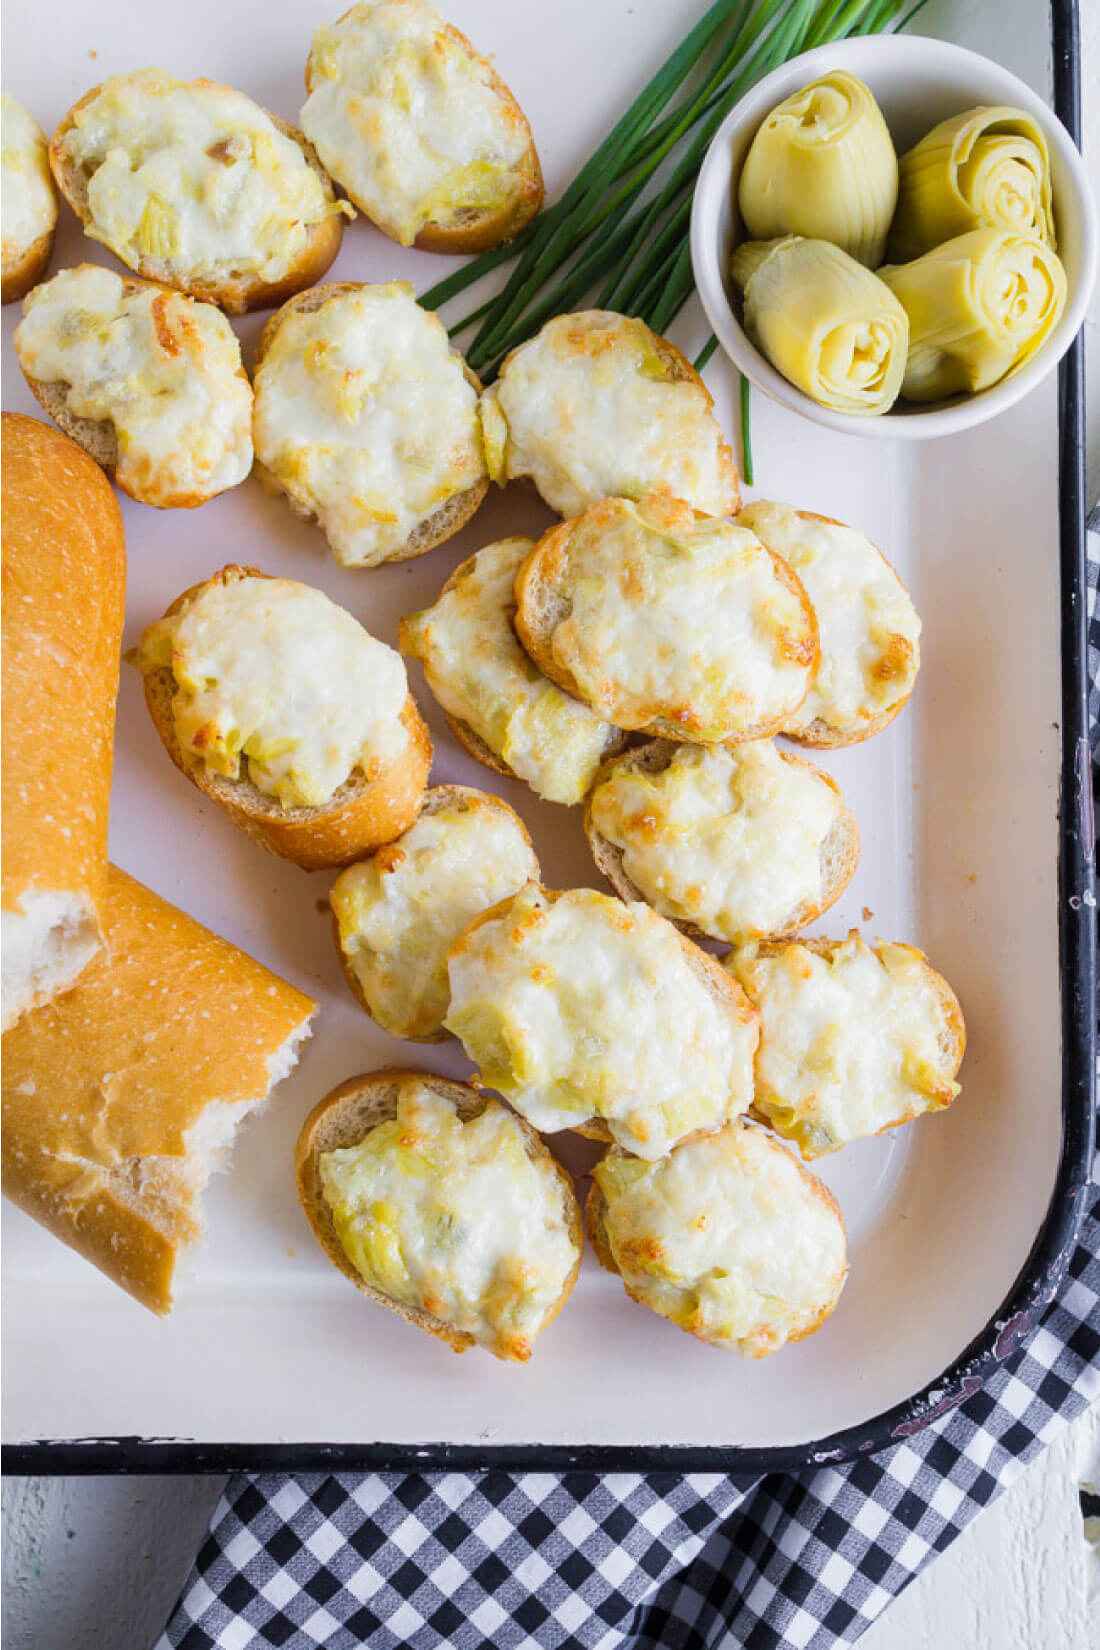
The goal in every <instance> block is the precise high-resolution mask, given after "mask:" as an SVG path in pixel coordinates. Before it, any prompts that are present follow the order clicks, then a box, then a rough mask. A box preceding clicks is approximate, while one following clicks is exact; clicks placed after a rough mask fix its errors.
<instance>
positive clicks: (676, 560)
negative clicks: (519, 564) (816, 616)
mask: <svg viewBox="0 0 1100 1650" xmlns="http://www.w3.org/2000/svg"><path fill="white" fill-rule="evenodd" d="M543 571H544V572H545V574H546V576H547V578H548V580H549V583H550V589H551V592H552V594H553V596H554V597H556V598H558V599H560V600H561V601H562V602H563V604H565V605H566V606H567V607H568V613H567V615H566V616H564V617H562V618H561V619H560V620H559V622H558V623H557V624H556V625H555V626H554V628H553V632H552V635H551V637H550V649H551V652H552V654H553V657H554V659H555V660H556V661H557V663H558V664H559V665H560V666H561V667H562V669H563V670H565V671H566V672H568V674H569V676H570V678H571V679H572V680H573V681H575V682H576V684H577V690H578V692H579V693H580V695H581V697H582V698H583V699H585V701H586V702H587V703H588V704H590V705H591V706H592V708H593V710H595V711H596V712H598V714H600V715H601V716H606V717H607V719H608V721H610V722H614V723H615V724H616V726H618V727H620V728H646V727H650V726H651V725H652V724H653V723H654V722H656V721H658V720H660V721H662V722H666V723H672V724H674V725H675V726H676V728H677V729H678V730H679V732H680V734H681V736H682V737H683V738H685V739H691V740H695V741H698V742H699V743H702V744H710V743H716V742H719V741H723V740H732V739H737V738H738V737H739V736H743V735H744V734H745V733H746V732H751V731H752V730H754V729H756V728H757V727H759V725H760V724H761V723H771V722H773V721H775V720H776V719H777V718H781V717H787V716H790V715H791V714H792V713H793V712H794V711H795V710H796V709H797V707H798V706H799V705H800V704H801V702H802V700H803V698H804V697H805V694H806V690H807V687H808V686H809V681H810V674H811V670H812V666H813V661H814V658H815V652H816V644H815V633H814V625H813V620H812V618H811V617H810V615H809V614H808V613H807V612H806V610H805V608H804V607H803V604H802V602H801V601H800V600H799V597H798V595H797V594H796V592H795V591H793V590H791V589H790V588H789V587H788V586H787V585H786V584H785V583H784V582H783V581H782V579H781V578H780V576H779V574H778V573H777V571H776V568H775V564H774V562H773V561H772V558H771V556H770V555H769V554H768V552H767V551H766V550H765V549H764V546H763V545H762V544H761V543H760V541H759V539H757V538H756V536H755V534H753V533H750V532H749V531H748V530H747V528H745V527H743V526H740V525H737V524H735V523H731V522H728V521H714V520H710V519H705V518H700V517H697V516H695V515H694V514H693V512H692V511H691V509H690V508H689V507H688V506H687V505H686V504H681V503H679V502H677V501H675V500H666V499H662V498H659V497H654V498H649V499H645V500H643V502H642V503H641V504H632V503H630V502H629V501H628V500H625V499H605V500H604V501H603V503H602V504H597V505H594V506H593V507H592V508H591V509H589V510H587V511H586V512H585V514H584V515H583V516H580V517H578V518H577V520H576V521H575V522H572V523H571V524H570V529H569V533H568V537H567V538H566V540H565V544H564V549H563V550H562V551H560V552H559V553H558V554H556V555H555V556H553V557H551V555H550V554H549V553H548V554H547V555H546V556H545V557H544V563H543ZM535 628H538V626H537V625H536V626H535Z"/></svg>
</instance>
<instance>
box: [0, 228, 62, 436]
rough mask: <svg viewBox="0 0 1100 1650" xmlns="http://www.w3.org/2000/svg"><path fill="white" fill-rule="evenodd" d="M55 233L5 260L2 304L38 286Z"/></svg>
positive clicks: (1, 294) (1, 288)
mask: <svg viewBox="0 0 1100 1650" xmlns="http://www.w3.org/2000/svg"><path fill="white" fill-rule="evenodd" d="M54 233H55V231H54V230H53V229H50V230H47V232H46V234H44V235H40V236H39V237H38V239H37V240H36V241H32V242H31V244H30V246H28V247H24V248H22V249H21V251H20V252H18V253H17V254H15V255H14V256H13V257H12V258H10V259H8V258H5V261H4V272H3V277H2V279H0V303H3V304H14V303H15V301H16V300H17V299H18V298H25V297H26V295H27V293H28V292H29V291H30V290H31V287H32V286H37V285H38V283H39V281H40V280H41V279H42V277H43V275H44V274H45V273H46V268H47V266H48V264H49V261H50V256H51V254H52V252H53V240H54ZM31 388H32V389H33V388H34V386H33V385H32V386H31ZM50 416H51V417H52V416H53V414H52V413H51V414H50Z"/></svg>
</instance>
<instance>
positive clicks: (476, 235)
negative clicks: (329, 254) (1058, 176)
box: [305, 6, 546, 253]
mask: <svg viewBox="0 0 1100 1650" xmlns="http://www.w3.org/2000/svg"><path fill="white" fill-rule="evenodd" d="M354 10H355V7H354V6H349V8H348V10H347V11H346V12H344V13H342V15H341V16H340V17H338V18H337V19H336V23H337V26H339V24H341V23H343V22H344V20H345V18H347V17H350V15H351V13H352V12H353V11H354ZM443 33H444V34H445V35H447V37H448V39H450V40H451V41H453V42H454V44H455V45H456V46H458V47H459V48H460V49H461V50H463V51H465V52H467V53H468V54H469V56H470V57H471V58H472V59H473V60H474V62H475V63H477V64H479V65H480V67H481V68H482V69H483V70H484V71H485V73H486V76H487V78H488V80H489V81H490V83H491V85H492V88H493V90H494V92H496V94H497V96H498V97H499V98H500V99H501V101H502V102H503V103H505V104H507V106H508V108H509V109H510V110H511V111H512V113H513V114H514V115H516V116H517V117H518V119H519V120H520V121H521V122H522V124H523V127H524V129H525V131H526V133H527V148H526V150H525V151H524V154H523V156H522V157H521V159H520V163H519V165H518V167H517V168H516V171H515V188H514V190H513V192H512V194H511V195H510V196H509V198H508V200H506V201H505V202H504V204H503V205H502V206H498V207H497V208H496V210H495V211H492V212H485V211H483V212H471V211H467V212H464V213H462V214H461V215H460V216H459V217H457V218H456V219H454V220H453V222H451V223H449V224H443V223H427V224H425V225H424V228H423V229H422V230H421V231H420V233H419V234H418V235H417V237H416V239H415V240H414V241H413V246H414V247H416V248H417V250H418V251H421V252H449V253H464V252H488V251H490V250H491V249H492V248H493V247H494V246H500V245H502V244H503V243H504V242H505V241H511V240H514V239H515V237H516V236H517V235H518V234H519V232H520V230H521V229H525V228H526V227H527V225H528V224H529V223H530V221H531V219H532V218H533V217H534V216H535V213H536V212H537V211H538V210H539V207H540V206H541V205H542V202H543V197H544V195H545V193H546V191H545V188H544V186H543V181H542V167H541V165H540V164H539V156H538V150H537V149H536V148H535V139H534V136H533V135H532V132H531V123H530V121H529V120H528V119H527V116H526V115H525V114H524V112H523V110H522V109H521V108H520V106H519V104H518V103H517V101H516V99H515V97H514V95H513V93H512V92H511V90H510V89H509V87H508V86H506V85H505V83H504V81H503V80H502V79H501V78H500V76H499V75H498V74H497V71H496V69H495V67H494V65H493V64H492V62H491V61H490V60H489V58H487V57H484V56H482V54H481V53H480V52H478V51H475V50H474V47H473V46H472V45H471V43H470V41H469V40H468V39H467V38H466V36H465V35H464V34H463V33H462V32H461V30H460V29H456V28H455V27H454V25H453V24H451V23H444V24H443ZM305 79H306V93H307V95H308V94H309V93H310V92H312V91H313V52H312V51H311V52H310V54H309V57H308V58H307V60H306V76H305ZM345 193H346V194H347V197H348V199H349V200H350V201H351V202H352V204H353V205H354V206H355V207H356V208H357V209H358V210H359V211H360V212H362V214H363V216H364V217H365V218H370V221H371V222H372V223H373V224H374V225H375V228H377V229H380V230H381V231H382V233H383V234H384V235H386V236H387V237H388V238H389V239H391V240H392V239H393V237H392V236H390V234H389V231H388V230H387V229H386V228H385V227H384V226H383V225H382V224H380V223H379V222H378V221H377V219H376V218H374V217H372V215H371V212H370V210H369V208H368V207H367V206H365V205H364V204H363V202H362V201H361V200H359V199H358V197H357V196H355V195H353V194H352V192H351V190H350V189H347V190H345Z"/></svg>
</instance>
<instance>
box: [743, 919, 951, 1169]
mask: <svg viewBox="0 0 1100 1650" xmlns="http://www.w3.org/2000/svg"><path fill="white" fill-rule="evenodd" d="M816 958H820V959H822V960H823V961H824V962H826V963H828V964H829V965H830V969H832V968H833V967H835V966H837V965H838V964H841V965H846V966H847V968H848V970H849V971H848V973H847V974H846V977H845V981H844V983H843V984H842V985H841V986H840V987H839V989H838V990H837V991H836V992H835V993H831V994H828V995H826V994H825V993H827V992H829V983H828V981H825V982H824V991H823V989H822V981H821V980H820V979H819V978H818V976H817V974H816V972H815V970H814V967H813V961H812V959H816ZM772 959H779V960H780V961H781V962H782V963H783V964H784V969H785V972H786V974H787V976H788V978H787V979H786V981H781V985H783V987H784V989H783V990H782V992H781V993H775V992H770V991H769V983H770V982H769V978H768V974H769V969H768V964H769V962H770V961H771V960H772ZM725 967H726V968H728V969H729V970H730V971H731V972H732V973H733V974H734V975H735V976H736V978H737V979H738V980H739V981H740V983H741V985H742V987H743V988H744V990H745V992H746V994H747V995H748V997H749V998H750V1000H751V1001H752V1002H753V1004H754V1005H755V1007H756V1009H757V1011H758V1013H759V1015H760V1042H759V1044H758V1046H757V1050H756V1087H755V1098H754V1101H753V1105H752V1108H751V1113H750V1115H752V1116H753V1117H756V1118H757V1119H758V1120H759V1121H760V1122H762V1123H766V1124H767V1126H768V1127H769V1128H771V1129H774V1130H775V1131H776V1133H777V1134H781V1135H782V1136H783V1137H784V1138H785V1139H788V1140H793V1141H795V1143H796V1144H797V1146H798V1148H799V1150H800V1151H801V1153H802V1156H803V1157H805V1158H810V1159H812V1158H816V1157H822V1156H825V1155H826V1154H828V1153H830V1152H835V1151H839V1150H840V1149H841V1147H842V1146H846V1145H848V1144H849V1143H850V1142H851V1141H853V1140H860V1139H866V1138H867V1137H868V1136H870V1135H876V1134H885V1133H886V1131H887V1129H895V1128H897V1127H899V1125H900V1124H902V1123H909V1122H912V1121H913V1120H914V1118H917V1117H920V1116H923V1115H924V1114H925V1113H927V1112H933V1111H943V1110H945V1109H946V1108H947V1107H948V1106H950V1105H951V1104H952V1102H953V1101H954V1100H955V1099H956V1098H957V1096H958V1094H959V1092H960V1089H959V1085H958V1083H957V1082H956V1081H955V1078H956V1076H957V1074H958V1070H959V1067H960V1066H961V1064H962V1060H963V1055H964V1054H965V1052H966V1025H965V1023H964V1020H963V1015H962V1009H961V1008H960V1006H959V1001H958V998H957V997H956V996H955V993H954V992H953V991H952V989H951V987H950V986H949V985H948V983H947V981H946V980H945V979H944V978H943V976H942V975H941V974H939V973H937V972H936V970H935V969H934V968H933V967H932V965H931V964H930V963H929V961H928V959H927V957H926V956H925V955H924V953H923V952H922V951H918V950H917V948H916V947H915V946H911V945H899V944H888V943H886V942H883V941H881V940H880V941H878V942H877V943H876V944H875V945H874V946H873V947H870V946H867V945H866V943H865V942H864V940H863V938H862V936H861V935H860V932H859V930H858V929H857V928H853V929H852V930H851V932H850V933H849V934H848V936H847V938H846V939H844V940H833V939H801V940H800V939H794V940H763V941H761V942H760V943H759V944H756V943H750V944H748V945H743V946H739V947H738V949H737V950H736V951H732V952H731V953H730V954H729V956H728V957H727V958H726V959H725ZM857 970H859V971H860V972H857ZM811 1014H813V1015H814V1016H815V1021H814V1023H816V1024H817V1025H819V1026H821V1027H822V1029H823V1033H824V1036H825V1038H826V1039H827V1046H826V1050H825V1055H826V1057H825V1059H824V1060H823V1061H818V1060H817V1059H816V1058H815V1049H816V1045H815V1044H814V1043H808V1042H807V1039H806V1038H805V1036H804V1035H803V1032H804V1028H805V1026H806V1025H807V1024H808V1023H810V1020H809V1016H810V1015H811ZM846 1032H847V1033H848V1034H849V1037H850V1038H851V1039H852V1043H851V1045H846V1039H845V1033H846ZM869 1049H873V1051H874V1056H875V1060H877V1064H876V1063H874V1062H873V1061H872V1060H871V1059H870V1058H869V1054H868V1050H869Z"/></svg>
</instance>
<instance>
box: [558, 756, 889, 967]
mask: <svg viewBox="0 0 1100 1650" xmlns="http://www.w3.org/2000/svg"><path fill="white" fill-rule="evenodd" d="M677 748H678V747H677V745H676V743H675V742H674V741H672V740H668V739H651V740H649V741H647V742H646V743H645V744H643V745H634V746H632V747H631V748H630V749H629V750H627V751H624V752H623V753H622V754H621V755H619V756H616V757H612V758H611V759H610V760H609V761H607V762H605V763H604V764H603V766H602V767H601V769H600V771H599V773H598V774H597V775H596V781H595V784H594V785H593V786H592V789H591V790H590V791H589V793H588V796H587V798H586V800H585V804H584V834H585V836H586V837H587V839H588V846H589V848H590V850H591V852H592V858H593V859H594V860H595V862H596V868H597V870H599V871H600V872H602V874H603V875H604V876H605V877H606V878H607V880H608V882H609V883H610V884H611V886H612V888H613V889H614V890H615V892H616V893H617V894H618V896H619V898H620V899H621V900H626V901H628V902H629V901H633V900H641V901H642V902H643V903H644V904H647V905H650V906H652V909H653V910H655V911H657V914H658V916H662V917H664V919H665V921H666V922H671V923H672V924H673V926H674V927H676V928H678V929H679V930H680V932H681V934H688V935H690V937H691V938H692V939H697V940H722V941H723V942H725V943H727V944H734V943H736V941H737V940H738V939H743V938H747V937H748V936H746V935H733V934H718V933H714V932H713V931H711V930H709V929H706V928H700V927H699V926H698V924H696V923H694V922H688V921H686V920H685V919H683V918H680V917H672V916H669V914H668V913H667V912H666V911H661V910H660V909H659V908H658V907H657V906H655V905H653V904H652V901H651V900H649V899H647V897H646V895H645V894H644V893H643V892H642V890H641V889H640V888H639V887H638V886H637V884H636V883H634V882H632V881H631V879H630V877H629V876H628V875H627V873H626V871H625V869H624V867H623V850H622V849H621V848H619V847H617V846H616V845H615V844H614V843H613V842H610V841H609V840H608V839H607V837H605V836H602V835H601V834H600V832H599V831H598V830H597V828H596V825H595V823H594V821H593V818H592V798H593V797H594V795H595V794H596V791H597V789H598V787H599V786H600V785H602V784H604V783H605V782H606V781H607V780H608V779H610V778H611V776H612V774H613V772H614V771H615V770H616V769H618V768H626V769H628V770H631V771H634V770H641V771H642V772H644V773H661V772H663V771H664V769H665V768H667V767H668V766H669V764H670V762H671V761H672V759H673V757H674V756H675V754H676V750H677ZM778 754H779V756H780V757H781V758H782V760H783V761H784V762H786V763H787V764H788V765H789V766H790V767H792V768H802V769H804V770H805V771H806V772H807V773H811V774H813V775H814V777H815V778H816V779H820V780H822V781H823V782H824V783H825V784H826V785H828V787H829V789H830V790H831V791H832V792H833V794H834V795H835V796H836V797H838V798H839V800H840V803H841V808H842V812H841V814H840V817H839V818H838V819H837V821H836V823H835V824H834V825H833V827H832V830H831V831H830V832H829V835H828V836H827V837H826V839H825V841H824V842H823V843H822V845H821V858H822V861H823V864H825V863H828V866H829V873H828V874H827V877H826V880H825V886H824V889H823V893H822V897H821V899H820V901H818V903H817V904H811V905H806V904H803V905H801V906H799V907H798V909H797V910H796V911H794V912H792V914H791V917H790V920H789V921H788V922H787V923H785V924H784V925H783V927H782V928H781V929H779V930H777V931H776V932H775V933H774V934H771V935H769V936H768V937H769V938H771V939H789V938H791V937H792V936H793V935H795V934H797V933H798V931H799V929H800V928H805V927H806V926H807V924H808V923H811V922H816V921H817V919H818V917H820V916H821V915H822V914H823V913H824V912H825V911H827V910H828V909H829V907H830V906H831V905H835V903H836V901H837V900H838V899H839V898H840V896H841V894H842V893H843V892H844V890H845V888H847V886H848V884H849V883H850V882H851V880H852V877H853V875H854V874H855V869H856V866H857V865H858V864H859V825H858V823H857V822H856V817H855V815H854V814H853V813H852V811H851V809H850V808H849V807H848V805H847V803H846V802H845V801H844V795H843V792H842V791H841V789H840V786H839V785H838V784H837V782H836V780H835V779H834V778H833V776H832V774H828V773H826V772H825V770H824V769H823V768H817V767H815V766H814V764H813V763H812V762H807V761H806V760H805V758H804V757H801V756H795V754H794V752H793V751H785V750H780V751H779V752H778ZM830 844H832V849H831V851H830V852H829V853H826V850H827V849H828V848H829V845H830Z"/></svg>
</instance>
